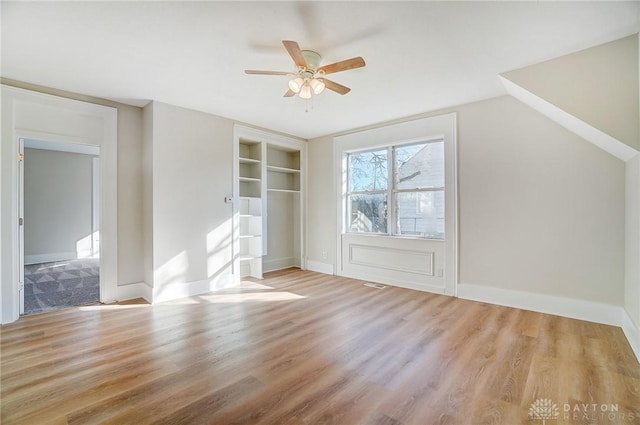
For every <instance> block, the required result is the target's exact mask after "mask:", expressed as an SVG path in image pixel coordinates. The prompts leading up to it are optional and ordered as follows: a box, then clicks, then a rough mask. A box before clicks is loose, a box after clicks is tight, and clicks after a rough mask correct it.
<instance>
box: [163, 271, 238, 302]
mask: <svg viewBox="0 0 640 425" xmlns="http://www.w3.org/2000/svg"><path fill="white" fill-rule="evenodd" d="M238 281H239V280H238V279H237V278H236V277H235V276H234V275H232V274H227V275H222V276H216V277H214V278H211V279H204V280H197V281H193V282H174V283H169V284H166V285H163V286H161V287H154V288H153V303H154V304H155V303H159V302H163V301H171V300H175V299H178V298H185V297H192V296H194V295H200V294H206V293H207V292H212V291H216V290H218V289H222V288H231V287H234V286H236V284H237V282H238Z"/></svg>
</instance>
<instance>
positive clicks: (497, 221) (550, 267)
mask: <svg viewBox="0 0 640 425" xmlns="http://www.w3.org/2000/svg"><path fill="white" fill-rule="evenodd" d="M451 111H455V112H457V113H458V186H459V220H460V223H459V225H460V227H459V255H460V257H459V282H461V283H464V284H469V285H477V286H478V287H494V288H502V289H509V290H518V291H524V292H532V293H538V294H547V295H554V296H560V297H569V298H574V299H581V300H589V301H595V302H601V303H608V304H613V305H622V300H623V291H624V289H623V281H624V275H623V273H624V163H623V162H622V161H620V160H618V159H615V158H614V157H612V156H610V155H609V154H607V153H605V152H603V151H601V150H600V149H598V148H596V147H595V146H593V145H591V144H589V143H586V142H585V141H584V140H582V139H580V138H579V137H577V136H575V135H573V134H572V133H570V132H569V131H567V130H565V129H564V128H562V127H560V126H559V125H557V124H555V123H554V122H552V121H550V120H549V119H547V118H545V117H544V116H542V115H540V114H539V113H537V112H535V111H534V110H532V109H530V108H529V107H527V106H525V105H523V104H522V103H520V102H518V101H517V100H515V99H513V98H511V97H506V96H505V97H499V98H495V99H489V100H486V101H482V102H477V103H472V104H467V105H461V106H459V107H455V108H451V109H449V110H447V111H439V112H437V113H433V114H425V115H423V116H428V115H437V114H440V113H444V112H451ZM414 118H417V117H414ZM331 154H332V152H331V147H330V146H329V139H328V138H322V139H315V140H311V141H310V143H309V155H310V156H309V158H310V161H309V162H310V167H309V188H310V193H312V194H313V195H311V196H310V197H309V205H308V208H309V225H308V228H309V238H308V252H309V258H310V260H317V261H321V259H320V258H319V257H317V256H318V255H319V254H320V253H321V252H322V250H324V249H329V250H330V249H331V248H330V247H329V248H325V246H326V245H327V240H326V238H325V237H324V236H322V235H323V234H332V233H334V232H335V229H336V223H332V222H331V221H330V220H326V219H325V217H326V216H325V215H324V214H321V213H318V212H317V211H323V210H324V209H327V208H330V207H329V204H330V203H331V197H335V191H332V194H328V193H327V192H326V190H325V191H323V190H322V188H321V186H323V185H327V186H328V184H327V183H326V182H327V181H328V179H329V178H331V176H330V175H329V174H330V173H332V171H328V170H327V168H328V167H321V166H314V165H313V164H314V162H316V163H319V164H322V163H326V162H327V161H329V160H330V155H331ZM313 188H316V189H319V192H317V193H318V196H316V194H315V193H314V191H313ZM333 202H335V201H333ZM334 205H335V204H334ZM330 258H334V256H333V257H330ZM327 261H329V260H324V262H327ZM333 264H335V263H333Z"/></svg>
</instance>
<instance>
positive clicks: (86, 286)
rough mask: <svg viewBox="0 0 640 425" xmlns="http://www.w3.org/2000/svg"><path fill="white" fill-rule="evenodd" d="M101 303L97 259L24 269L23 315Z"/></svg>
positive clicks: (98, 263) (38, 265)
mask: <svg viewBox="0 0 640 425" xmlns="http://www.w3.org/2000/svg"><path fill="white" fill-rule="evenodd" d="M99 301H100V260H99V259H97V258H96V259H93V258H83V259H78V260H67V261H56V262H53V263H42V264H30V265H27V266H25V268H24V314H25V315H30V314H36V313H44V312H46V311H52V310H59V309H61V308H65V307H73V306H79V305H86V304H94V303H97V302H99Z"/></svg>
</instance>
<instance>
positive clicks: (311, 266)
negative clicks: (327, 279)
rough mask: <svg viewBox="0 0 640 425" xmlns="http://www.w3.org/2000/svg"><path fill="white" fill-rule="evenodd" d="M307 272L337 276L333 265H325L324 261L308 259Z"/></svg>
mask: <svg viewBox="0 0 640 425" xmlns="http://www.w3.org/2000/svg"><path fill="white" fill-rule="evenodd" d="M307 270H310V271H312V272H318V273H324V274H331V275H333V274H335V272H334V270H333V264H329V263H323V262H322V261H316V260H309V259H307Z"/></svg>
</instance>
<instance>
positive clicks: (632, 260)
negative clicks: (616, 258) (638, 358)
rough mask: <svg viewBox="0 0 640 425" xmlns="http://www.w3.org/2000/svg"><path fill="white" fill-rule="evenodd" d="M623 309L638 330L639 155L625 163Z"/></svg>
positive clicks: (639, 264) (639, 298) (639, 261)
mask: <svg viewBox="0 0 640 425" xmlns="http://www.w3.org/2000/svg"><path fill="white" fill-rule="evenodd" d="M625 175H626V179H625V183H626V185H625V191H626V204H625V207H626V215H625V228H626V238H625V248H626V249H625V253H626V261H625V293H624V307H625V310H626V311H627V313H628V314H629V317H630V318H631V319H632V320H633V321H634V323H635V325H636V327H637V328H638V329H640V155H637V156H636V157H635V158H633V159H631V160H630V161H627V163H626V174H625Z"/></svg>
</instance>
